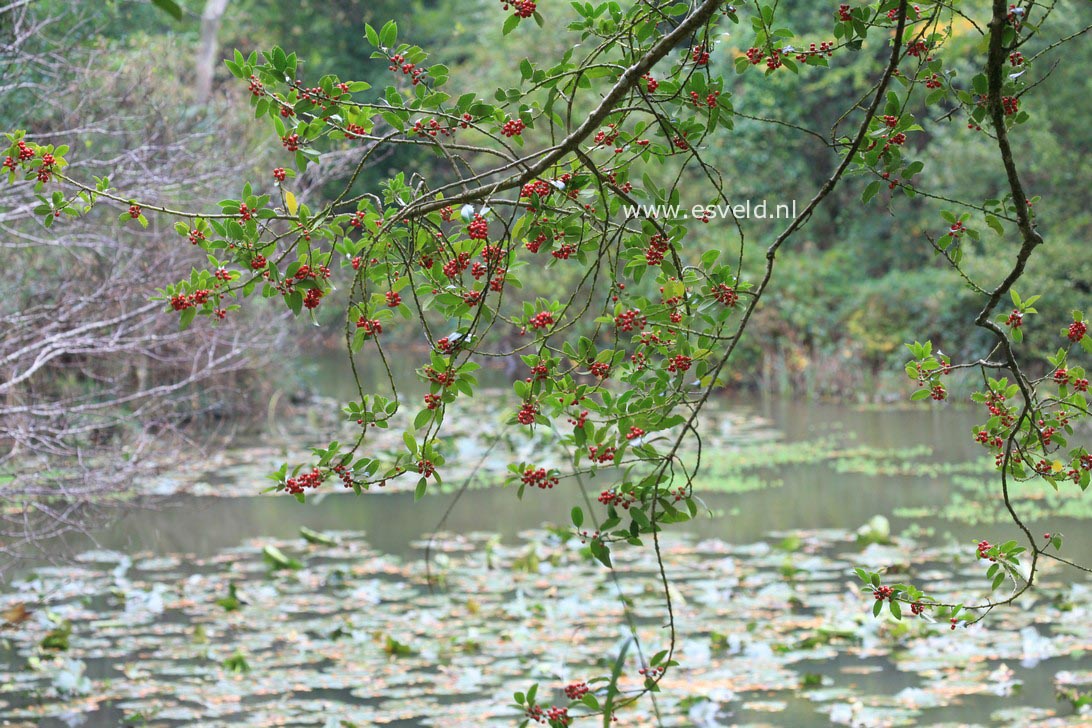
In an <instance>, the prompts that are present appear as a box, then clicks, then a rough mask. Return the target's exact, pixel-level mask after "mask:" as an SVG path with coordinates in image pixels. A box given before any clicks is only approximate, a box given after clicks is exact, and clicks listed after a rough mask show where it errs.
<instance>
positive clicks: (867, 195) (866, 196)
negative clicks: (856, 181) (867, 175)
mask: <svg viewBox="0 0 1092 728" xmlns="http://www.w3.org/2000/svg"><path fill="white" fill-rule="evenodd" d="M879 191H880V181H879V180H878V179H877V180H873V181H872V182H869V183H868V186H867V187H865V188H864V192H862V193H861V202H868V201H869V200H871V199H872V198H873V197H875V196H876V193H877V192H879Z"/></svg>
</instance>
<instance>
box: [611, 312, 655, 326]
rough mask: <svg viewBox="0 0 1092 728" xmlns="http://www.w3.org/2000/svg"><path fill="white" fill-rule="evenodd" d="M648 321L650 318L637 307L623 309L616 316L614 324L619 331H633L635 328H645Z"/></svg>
mask: <svg viewBox="0 0 1092 728" xmlns="http://www.w3.org/2000/svg"><path fill="white" fill-rule="evenodd" d="M646 323H648V319H647V318H646V317H645V316H642V315H641V312H640V310H639V309H636V308H631V309H629V310H628V311H623V312H622V313H620V314H618V315H617V316H615V317H614V325H615V326H616V327H617V328H618V330H619V331H633V329H635V328H643V327H644V325H645V324H646Z"/></svg>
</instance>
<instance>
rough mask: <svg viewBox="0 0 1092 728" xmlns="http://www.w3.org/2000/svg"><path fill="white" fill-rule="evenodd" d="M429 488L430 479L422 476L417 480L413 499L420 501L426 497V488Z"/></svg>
mask: <svg viewBox="0 0 1092 728" xmlns="http://www.w3.org/2000/svg"><path fill="white" fill-rule="evenodd" d="M426 488H428V480H427V479H425V478H421V479H420V480H418V481H417V487H416V488H415V489H414V491H413V500H414V501H419V500H421V499H422V498H424V497H425V489H426Z"/></svg>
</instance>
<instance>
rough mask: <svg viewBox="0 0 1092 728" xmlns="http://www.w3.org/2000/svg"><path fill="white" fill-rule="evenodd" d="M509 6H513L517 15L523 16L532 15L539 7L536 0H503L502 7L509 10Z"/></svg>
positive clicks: (513, 10)
mask: <svg viewBox="0 0 1092 728" xmlns="http://www.w3.org/2000/svg"><path fill="white" fill-rule="evenodd" d="M509 7H511V9H512V12H513V13H514V14H515V15H517V16H519V17H521V18H529V17H531V16H532V15H534V14H535V10H536V9H537V5H536V3H535V1H534V0H501V8H503V9H504V10H508V8H509Z"/></svg>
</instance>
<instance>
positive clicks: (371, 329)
mask: <svg viewBox="0 0 1092 728" xmlns="http://www.w3.org/2000/svg"><path fill="white" fill-rule="evenodd" d="M356 327H357V328H358V329H364V336H378V335H379V334H382V333H383V325H382V324H381V323H379V319H369V318H365V317H364V316H361V317H360V318H358V319H357V320H356Z"/></svg>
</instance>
